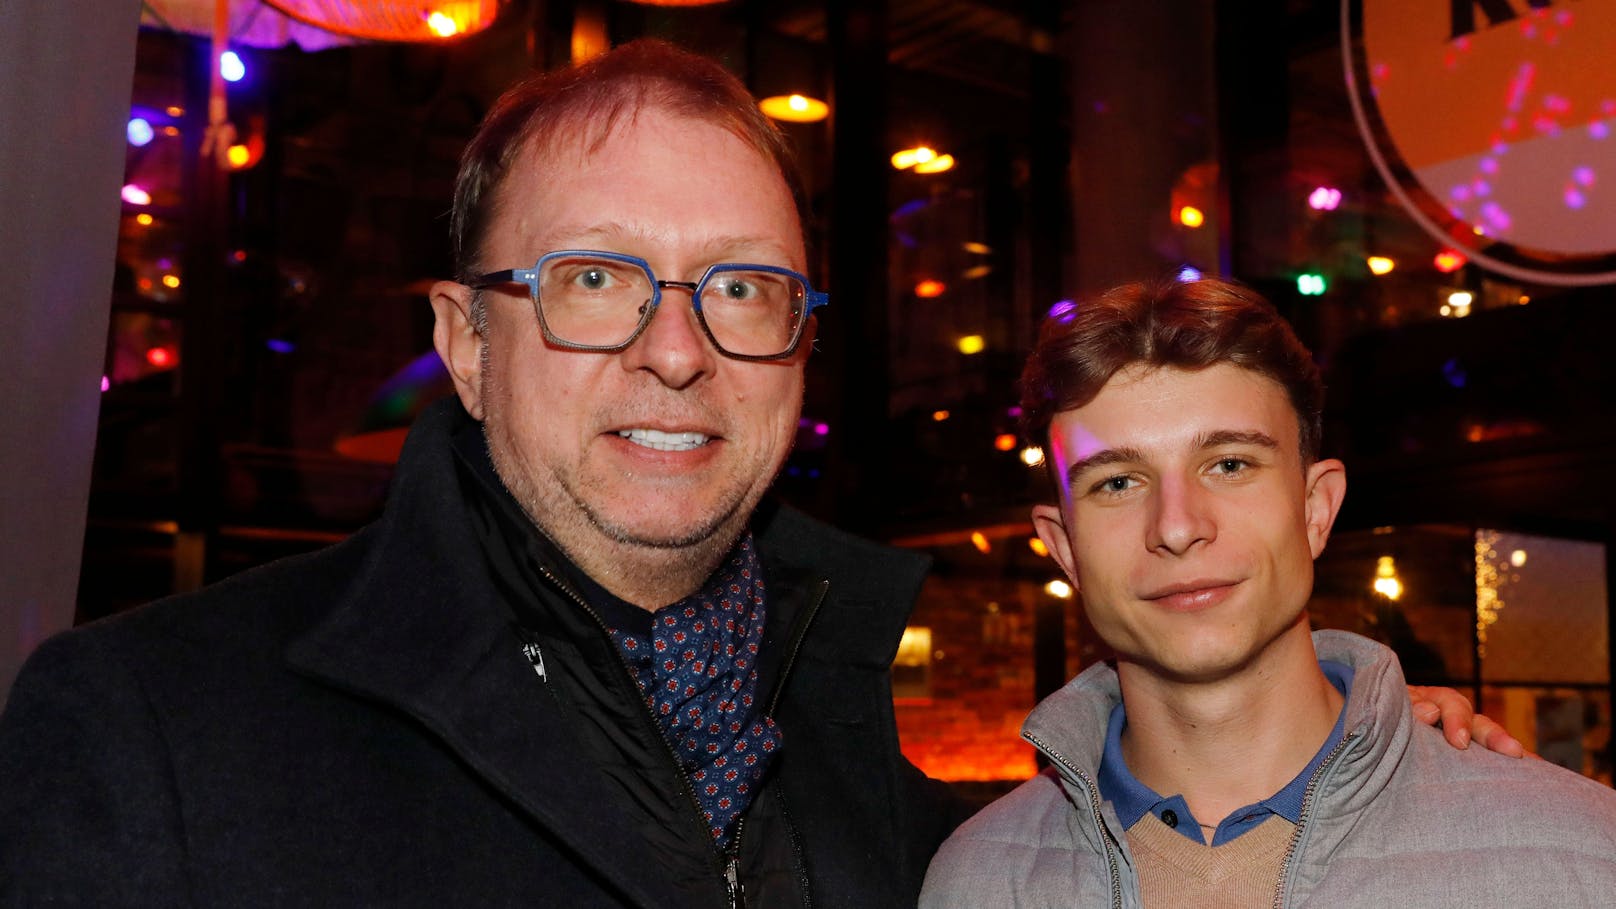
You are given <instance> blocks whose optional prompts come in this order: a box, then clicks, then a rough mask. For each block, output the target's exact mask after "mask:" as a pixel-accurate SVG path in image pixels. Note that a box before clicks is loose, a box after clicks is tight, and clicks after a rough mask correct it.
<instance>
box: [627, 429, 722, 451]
mask: <svg viewBox="0 0 1616 909" xmlns="http://www.w3.org/2000/svg"><path fill="white" fill-rule="evenodd" d="M617 435H618V436H619V437H621V438H624V439H627V440H629V441H630V442H633V443H634V444H635V445H640V446H643V447H645V448H654V449H656V450H657V451H692V450H694V449H697V448H700V447H701V446H703V445H706V444H707V442H708V441H709V437H708V436H706V435H703V434H702V433H699V432H663V431H662V430H660V429H619V430H618V431H617Z"/></svg>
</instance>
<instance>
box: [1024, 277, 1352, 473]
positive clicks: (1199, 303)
mask: <svg viewBox="0 0 1616 909" xmlns="http://www.w3.org/2000/svg"><path fill="white" fill-rule="evenodd" d="M1218 363H1233V364H1234V365H1236V366H1239V367H1241V368H1243V369H1249V370H1251V371H1252V372H1255V373H1258V374H1260V375H1264V376H1267V377H1268V378H1270V379H1273V380H1274V381H1275V382H1278V383H1279V384H1280V385H1281V386H1282V387H1284V389H1285V393H1286V394H1287V395H1288V396H1289V397H1290V401H1291V406H1292V407H1293V408H1295V410H1296V421H1297V423H1299V424H1300V426H1301V438H1300V440H1299V443H1300V446H1301V453H1302V462H1303V463H1304V464H1310V463H1312V462H1313V460H1314V459H1315V458H1317V457H1318V454H1319V437H1320V435H1321V433H1322V427H1321V417H1322V412H1323V404H1324V383H1323V381H1322V380H1321V379H1320V377H1319V369H1318V366H1317V365H1315V364H1314V362H1313V357H1312V355H1311V354H1309V353H1308V352H1307V348H1305V347H1303V346H1302V342H1301V341H1299V340H1297V338H1296V333H1295V332H1294V331H1292V330H1291V326H1290V323H1288V322H1286V321H1285V319H1284V317H1283V316H1281V315H1280V314H1279V312H1278V311H1277V310H1275V309H1274V307H1273V305H1272V304H1270V303H1269V302H1268V301H1267V300H1265V299H1263V298H1262V296H1261V295H1259V294H1258V293H1257V292H1256V291H1253V290H1251V289H1250V288H1248V287H1245V286H1242V285H1240V284H1235V283H1232V282H1229V281H1220V280H1216V279H1211V278H1207V279H1203V280H1199V281H1178V280H1173V279H1165V280H1160V281H1155V282H1149V283H1140V284H1126V285H1123V286H1121V287H1115V288H1112V289H1111V290H1108V291H1106V292H1105V293H1103V294H1101V295H1100V296H1099V297H1097V298H1095V299H1093V300H1090V301H1088V302H1085V303H1082V304H1079V305H1078V306H1077V307H1076V308H1075V309H1073V310H1071V311H1068V312H1065V313H1060V314H1057V315H1052V316H1051V317H1050V318H1048V319H1046V320H1045V321H1044V325H1043V328H1042V329H1041V330H1040V331H1039V334H1038V344H1037V346H1036V347H1034V348H1033V352H1032V355H1031V356H1030V357H1029V358H1028V359H1027V366H1026V369H1025V370H1023V371H1022V374H1021V412H1022V425H1023V427H1024V428H1025V430H1026V432H1027V435H1028V436H1029V437H1030V438H1032V439H1035V440H1039V441H1042V440H1044V438H1045V436H1046V434H1047V433H1048V431H1049V424H1050V421H1052V420H1053V419H1054V418H1055V414H1056V413H1058V412H1060V411H1063V410H1071V409H1073V408H1076V407H1082V406H1083V405H1085V404H1087V403H1089V402H1090V401H1092V400H1094V397H1095V396H1096V395H1098V394H1099V393H1100V389H1102V388H1104V387H1105V384H1106V383H1107V382H1109V381H1111V377H1112V376H1114V375H1116V374H1117V373H1118V372H1121V371H1122V370H1123V369H1126V368H1127V367H1129V366H1133V365H1135V364H1143V365H1146V366H1171V367H1175V368H1178V369H1192V370H1193V369H1205V368H1206V367H1208V366H1213V365H1215V364H1218Z"/></svg>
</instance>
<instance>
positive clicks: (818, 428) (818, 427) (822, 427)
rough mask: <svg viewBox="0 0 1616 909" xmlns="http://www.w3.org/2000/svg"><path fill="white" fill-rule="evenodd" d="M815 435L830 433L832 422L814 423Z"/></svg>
mask: <svg viewBox="0 0 1616 909" xmlns="http://www.w3.org/2000/svg"><path fill="white" fill-rule="evenodd" d="M814 435H816V436H825V435H830V424H829V423H815V424H814Z"/></svg>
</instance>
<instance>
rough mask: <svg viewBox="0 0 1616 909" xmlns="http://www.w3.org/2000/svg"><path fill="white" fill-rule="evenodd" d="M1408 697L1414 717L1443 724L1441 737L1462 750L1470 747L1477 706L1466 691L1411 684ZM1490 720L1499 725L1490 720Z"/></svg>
mask: <svg viewBox="0 0 1616 909" xmlns="http://www.w3.org/2000/svg"><path fill="white" fill-rule="evenodd" d="M1408 697H1409V702H1410V707H1411V708H1412V709H1413V711H1414V718H1415V719H1417V720H1419V721H1420V722H1422V723H1424V724H1426V725H1428V726H1436V725H1438V724H1440V725H1441V728H1442V737H1443V738H1445V739H1447V740H1448V744H1449V745H1452V746H1453V747H1455V748H1458V749H1460V750H1463V749H1465V748H1469V747H1470V736H1471V728H1470V723H1471V720H1472V718H1473V717H1474V716H1475V710H1473V709H1472V708H1471V706H1470V701H1469V700H1467V699H1466V698H1465V696H1464V695H1462V694H1460V693H1459V692H1457V691H1454V690H1453V689H1452V688H1438V687H1434V686H1426V685H1410V686H1408ZM1488 723H1491V724H1492V725H1493V726H1497V725H1498V724H1496V723H1492V721H1491V720H1488Z"/></svg>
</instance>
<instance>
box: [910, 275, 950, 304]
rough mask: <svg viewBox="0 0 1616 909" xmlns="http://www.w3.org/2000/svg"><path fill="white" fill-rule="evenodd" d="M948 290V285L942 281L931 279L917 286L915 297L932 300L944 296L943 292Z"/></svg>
mask: <svg viewBox="0 0 1616 909" xmlns="http://www.w3.org/2000/svg"><path fill="white" fill-rule="evenodd" d="M947 289H948V285H947V284H944V283H943V282H941V281H936V280H933V279H931V278H927V279H926V280H924V281H921V282H920V283H919V284H916V285H915V296H917V297H921V298H923V299H926V300H930V299H931V298H932V297H940V296H942V295H943V291H945V290H947Z"/></svg>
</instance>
